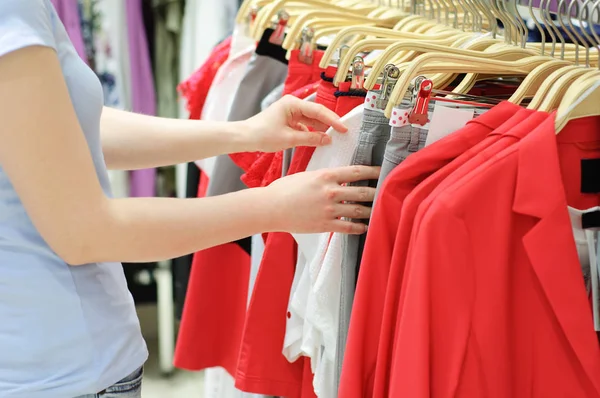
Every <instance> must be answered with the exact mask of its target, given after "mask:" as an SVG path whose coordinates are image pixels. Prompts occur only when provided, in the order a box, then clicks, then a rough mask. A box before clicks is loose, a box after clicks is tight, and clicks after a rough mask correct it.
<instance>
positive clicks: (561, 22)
mask: <svg viewBox="0 0 600 398" xmlns="http://www.w3.org/2000/svg"><path fill="white" fill-rule="evenodd" d="M563 6H566V3H565V0H560V1H559V2H558V6H557V10H556V13H557V16H558V18H557V20H558V24H559V25H560V27H561V28H563V30H564V31H565V34H566V35H567V36H569V39H571V41H572V42H573V43H575V44H577V39H576V38H575V36H573V33H571V31H570V30H569V29H567V27H566V26H565V21H564V18H563V14H562V10H563ZM565 46H566V44H565V43H564V42H563V43H562V47H561V49H560V59H565ZM575 65H579V47H577V48H576V49H575Z"/></svg>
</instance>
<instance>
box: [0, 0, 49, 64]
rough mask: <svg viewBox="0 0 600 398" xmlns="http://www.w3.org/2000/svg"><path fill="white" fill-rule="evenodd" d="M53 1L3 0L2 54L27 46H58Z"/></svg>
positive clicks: (0, 13) (0, 24)
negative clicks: (55, 36) (55, 35)
mask: <svg viewBox="0 0 600 398" xmlns="http://www.w3.org/2000/svg"><path fill="white" fill-rule="evenodd" d="M55 18H56V16H55V15H54V13H53V12H52V5H51V3H50V1H49V0H0V56H2V55H5V54H7V53H9V52H12V51H16V50H18V49H21V48H23V47H28V46H34V45H40V46H46V47H52V48H55V47H56V43H55V40H54V29H55V26H56V20H55Z"/></svg>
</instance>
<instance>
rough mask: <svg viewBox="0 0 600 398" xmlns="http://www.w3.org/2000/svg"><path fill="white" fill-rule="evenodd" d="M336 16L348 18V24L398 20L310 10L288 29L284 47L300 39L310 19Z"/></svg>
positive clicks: (388, 22) (380, 23) (288, 46)
mask: <svg viewBox="0 0 600 398" xmlns="http://www.w3.org/2000/svg"><path fill="white" fill-rule="evenodd" d="M332 17H336V18H339V19H340V20H342V19H343V20H346V21H347V24H349V25H350V24H362V23H375V24H377V25H380V26H385V25H386V24H387V25H388V26H393V25H394V23H395V22H396V21H395V20H392V21H390V20H388V21H385V20H378V19H376V18H370V17H364V16H359V15H356V16H354V15H340V14H339V13H338V12H337V11H328V10H320V11H309V12H306V13H303V14H301V15H300V16H299V17H298V18H297V19H296V20H295V22H294V24H293V25H292V27H291V28H290V29H289V30H288V33H287V36H286V38H285V40H284V42H283V48H290V47H291V45H292V43H293V42H295V41H298V40H299V39H300V35H301V34H302V29H303V28H304V26H305V25H306V22H307V21H308V20H310V19H324V18H332Z"/></svg>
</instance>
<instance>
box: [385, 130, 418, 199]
mask: <svg viewBox="0 0 600 398" xmlns="http://www.w3.org/2000/svg"><path fill="white" fill-rule="evenodd" d="M427 132H428V130H427V129H425V128H423V127H418V126H413V125H410V124H409V125H406V126H402V127H392V128H391V134H390V139H389V141H388V142H387V145H386V146H385V154H384V155H383V164H382V165H381V174H380V175H379V181H377V193H379V190H380V189H381V185H382V184H383V181H384V180H385V178H386V177H387V176H388V174H390V173H391V172H392V170H394V168H395V167H396V166H398V165H399V164H400V163H402V162H403V161H404V160H405V159H406V158H407V157H408V155H410V154H413V153H415V152H417V151H418V150H420V149H423V147H424V146H425V141H426V140H427ZM375 197H377V194H375Z"/></svg>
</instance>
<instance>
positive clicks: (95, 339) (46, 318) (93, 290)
mask: <svg viewBox="0 0 600 398" xmlns="http://www.w3.org/2000/svg"><path fill="white" fill-rule="evenodd" d="M33 45H40V46H46V47H51V48H53V49H55V50H56V52H57V54H58V57H59V60H60V65H61V68H62V73H63V77H64V79H65V81H66V83H67V86H68V89H69V94H70V96H71V102H72V104H73V107H74V108H75V111H76V113H77V117H78V119H79V123H80V125H81V128H82V130H83V134H84V135H85V138H86V140H87V144H88V146H89V150H90V153H91V156H92V158H93V160H94V166H95V168H96V176H97V178H98V179H99V180H100V183H101V185H102V188H103V190H104V192H105V194H106V195H111V193H110V185H109V180H108V175H107V171H106V165H105V162H104V158H103V155H102V148H101V143H100V115H101V113H102V105H103V98H102V95H103V94H102V87H101V85H100V82H99V80H98V78H97V77H96V75H95V74H94V72H93V71H92V70H91V69H90V68H88V67H87V65H86V64H85V63H84V62H83V61H82V60H81V59H80V58H79V57H78V55H77V53H76V51H75V49H74V47H73V45H72V44H71V42H70V40H69V38H68V36H67V33H66V31H65V28H64V26H63V25H62V24H61V22H60V21H59V19H58V16H57V14H56V12H55V10H54V8H53V7H52V4H51V3H50V0H0V57H3V56H5V55H6V54H8V53H10V52H13V51H16V50H19V49H22V48H24V47H27V46H33ZM3 95H4V93H3ZM2 128H4V127H3V125H2V122H1V121H0V129H2ZM39 128H40V130H41V131H40V134H43V129H44V126H42V125H40V126H39ZM11 134H19V132H18V131H12V132H11ZM48 167H52V166H51V165H48ZM72 189H77V187H75V186H74V187H72ZM147 355H148V353H147V349H146V345H145V343H144V340H143V338H142V335H141V331H140V327H139V321H138V319H137V316H136V312H135V307H134V303H133V299H132V297H131V294H130V293H129V291H128V289H127V284H126V280H125V276H124V273H123V269H122V266H121V264H119V263H102V264H87V265H82V266H78V267H71V266H69V265H67V264H65V262H64V261H62V260H61V259H60V257H58V256H57V255H56V254H55V253H54V252H53V251H52V249H50V247H49V246H48V245H47V244H46V242H45V241H44V240H43V239H42V237H41V236H40V234H39V233H38V231H37V230H36V229H35V227H34V226H33V224H32V222H31V220H30V218H29V217H28V216H27V213H26V212H25V209H24V207H23V204H22V203H21V201H20V200H19V197H18V195H17V193H16V192H15V190H14V188H13V186H12V184H11V182H10V181H9V179H8V177H7V175H6V173H5V172H4V171H3V169H2V165H1V164H0V397H2V398H74V397H77V396H79V395H84V394H94V393H96V392H98V391H101V390H103V389H105V388H106V387H108V386H110V385H112V384H114V383H116V382H117V381H119V380H121V379H123V378H124V377H126V376H127V375H129V374H130V373H132V372H133V371H135V370H136V369H137V368H139V367H140V366H141V365H142V364H143V363H144V362H145V360H146V358H147Z"/></svg>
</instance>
